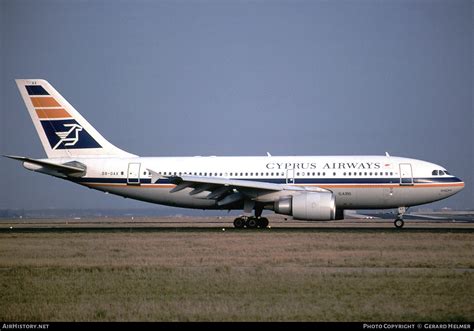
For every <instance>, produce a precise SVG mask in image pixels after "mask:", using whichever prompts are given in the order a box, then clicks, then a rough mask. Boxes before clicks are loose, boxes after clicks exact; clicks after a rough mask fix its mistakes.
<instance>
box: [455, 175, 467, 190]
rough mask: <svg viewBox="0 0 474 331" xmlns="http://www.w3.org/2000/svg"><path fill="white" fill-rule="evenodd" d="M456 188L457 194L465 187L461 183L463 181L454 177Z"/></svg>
mask: <svg viewBox="0 0 474 331" xmlns="http://www.w3.org/2000/svg"><path fill="white" fill-rule="evenodd" d="M456 182H457V183H456V187H455V191H456V193H457V192H459V191H462V190H463V189H464V186H465V183H464V182H463V180H462V179H461V178H458V177H456Z"/></svg>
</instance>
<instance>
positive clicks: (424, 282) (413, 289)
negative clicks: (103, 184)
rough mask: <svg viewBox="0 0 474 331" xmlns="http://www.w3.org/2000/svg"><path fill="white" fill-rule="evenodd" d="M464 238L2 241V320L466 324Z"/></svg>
mask: <svg viewBox="0 0 474 331" xmlns="http://www.w3.org/2000/svg"><path fill="white" fill-rule="evenodd" d="M473 239H474V238H473V234H472V233H463V234H452V233H421V234H410V233H408V234H407V233H401V232H392V233H382V234H380V235H378V234H368V233H360V234H359V233H346V232H344V231H341V233H281V232H280V233H264V232H232V233H230V232H227V233H103V234H100V233H93V234H83V233H82V234H81V233H79V234H77V233H63V234H51V233H43V234H26V233H25V234H15V235H12V234H1V235H0V245H1V246H0V293H1V300H0V320H2V321H7V320H14V321H381V320H383V321H414V320H415V321H472V320H473V318H474V305H473V303H472V298H473V294H474V282H473V281H474V274H473V270H472V269H473V251H474V250H473V248H474V244H473Z"/></svg>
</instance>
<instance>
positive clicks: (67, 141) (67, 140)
mask: <svg viewBox="0 0 474 331" xmlns="http://www.w3.org/2000/svg"><path fill="white" fill-rule="evenodd" d="M64 127H65V128H70V129H69V130H68V131H61V132H56V135H57V136H58V137H59V138H60V139H59V141H58V143H57V144H56V145H55V146H54V147H53V149H56V148H58V147H59V145H61V144H62V143H64V146H74V145H75V144H77V142H78V141H79V131H82V126H80V125H79V124H64ZM72 133H74V135H73V136H72V137H69V136H70V135H71V134H72Z"/></svg>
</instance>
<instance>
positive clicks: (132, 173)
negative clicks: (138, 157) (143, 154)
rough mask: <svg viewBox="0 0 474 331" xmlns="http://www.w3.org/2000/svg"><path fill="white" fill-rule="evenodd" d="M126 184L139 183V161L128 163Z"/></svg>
mask: <svg viewBox="0 0 474 331" xmlns="http://www.w3.org/2000/svg"><path fill="white" fill-rule="evenodd" d="M127 184H128V185H140V163H129V164H128V172H127Z"/></svg>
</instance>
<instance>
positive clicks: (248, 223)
mask: <svg viewBox="0 0 474 331" xmlns="http://www.w3.org/2000/svg"><path fill="white" fill-rule="evenodd" d="M267 226H268V218H266V217H254V216H240V217H237V218H236V219H235V220H234V227H235V228H236V229H244V228H247V229H265V228H266V227H267Z"/></svg>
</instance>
